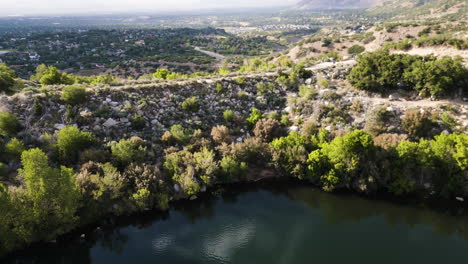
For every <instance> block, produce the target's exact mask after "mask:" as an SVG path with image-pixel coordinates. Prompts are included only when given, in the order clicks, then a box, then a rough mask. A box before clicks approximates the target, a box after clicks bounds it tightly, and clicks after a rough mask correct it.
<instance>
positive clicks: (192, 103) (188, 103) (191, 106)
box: [182, 96, 199, 112]
mask: <svg viewBox="0 0 468 264" xmlns="http://www.w3.org/2000/svg"><path fill="white" fill-rule="evenodd" d="M198 108H199V106H198V99H197V98H196V97H195V96H192V97H190V98H187V99H185V101H184V102H183V103H182V109H184V110H186V111H191V112H197V111H198Z"/></svg>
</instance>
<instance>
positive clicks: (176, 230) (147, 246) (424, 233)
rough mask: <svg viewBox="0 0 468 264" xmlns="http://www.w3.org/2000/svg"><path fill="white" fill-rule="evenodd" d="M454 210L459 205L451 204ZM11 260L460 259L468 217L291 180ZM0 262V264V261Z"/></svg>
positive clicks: (465, 259) (466, 259)
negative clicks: (339, 191)
mask: <svg viewBox="0 0 468 264" xmlns="http://www.w3.org/2000/svg"><path fill="white" fill-rule="evenodd" d="M459 210H461V209H459ZM18 260H20V261H26V262H19V263H28V262H30V261H34V263H48V264H50V263H111V264H119V263H135V264H136V263H242V264H245V263H258V264H261V263H268V264H272V263H288V264H289V263H321V264H324V263H340V264H341V263H347V264H350V263H351V264H352V263H359V264H362V263H372V264H375V263H379V264H384V263H392V264H394V263H411V264H416V263H424V264H430V263H438V264H440V263H468V217H467V216H465V215H463V213H461V214H460V212H458V213H457V216H454V215H453V214H451V213H448V212H447V213H441V212H439V211H437V210H431V209H425V208H421V207H410V206H402V205H397V204H395V203H389V202H382V201H371V200H366V199H362V198H359V197H354V196H349V195H346V196H344V195H334V194H327V193H324V192H321V191H319V190H317V189H314V188H311V187H301V186H297V185H293V186H289V185H284V186H280V187H279V186H276V187H271V186H270V187H255V188H250V189H247V190H246V189H245V188H244V189H242V188H235V189H229V191H228V192H224V193H223V194H222V195H217V196H211V197H204V198H201V199H199V200H195V201H190V202H184V203H179V204H178V205H176V206H175V208H173V209H171V210H170V211H169V212H168V213H166V214H164V215H162V214H161V213H154V214H152V215H144V216H138V217H131V218H128V219H125V220H121V223H119V224H118V225H117V226H116V225H115V224H114V225H113V226H112V227H107V228H106V227H105V225H103V227H102V228H101V229H100V230H94V229H93V230H90V231H89V232H87V233H86V239H80V238H79V234H77V235H75V237H71V238H67V239H66V241H63V242H59V243H57V244H48V245H42V246H35V247H34V248H31V249H29V250H26V251H24V252H22V253H19V255H17V256H15V257H14V258H13V261H18ZM0 262H1V261H0Z"/></svg>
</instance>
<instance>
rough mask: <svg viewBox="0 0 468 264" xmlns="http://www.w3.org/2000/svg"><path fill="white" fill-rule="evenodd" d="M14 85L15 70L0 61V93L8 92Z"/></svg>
mask: <svg viewBox="0 0 468 264" xmlns="http://www.w3.org/2000/svg"><path fill="white" fill-rule="evenodd" d="M14 86H15V72H14V71H13V70H12V69H10V68H9V67H8V66H7V65H6V64H4V63H0V93H1V92H4V93H10V92H12V90H13V88H14Z"/></svg>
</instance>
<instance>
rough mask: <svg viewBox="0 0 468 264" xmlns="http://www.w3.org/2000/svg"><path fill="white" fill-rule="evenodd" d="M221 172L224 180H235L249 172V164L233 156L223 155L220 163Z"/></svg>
mask: <svg viewBox="0 0 468 264" xmlns="http://www.w3.org/2000/svg"><path fill="white" fill-rule="evenodd" d="M219 167H220V174H221V177H222V181H223V182H234V181H236V180H237V179H239V178H241V177H242V176H243V175H244V174H245V173H246V172H247V169H248V167H247V164H246V163H245V162H238V161H237V160H235V159H234V158H233V157H231V156H226V157H223V159H222V160H221V162H220V164H219Z"/></svg>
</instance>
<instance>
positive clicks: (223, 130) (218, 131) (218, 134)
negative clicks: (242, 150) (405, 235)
mask: <svg viewBox="0 0 468 264" xmlns="http://www.w3.org/2000/svg"><path fill="white" fill-rule="evenodd" d="M211 137H212V138H213V141H214V142H215V143H216V144H222V143H230V142H231V136H230V135H229V128H227V127H226V126H215V127H213V128H212V129H211Z"/></svg>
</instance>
